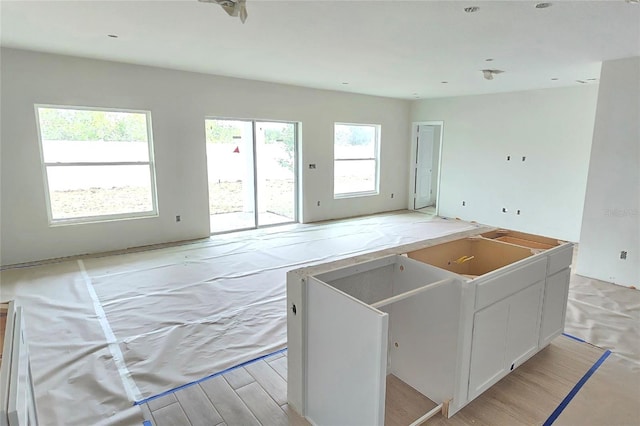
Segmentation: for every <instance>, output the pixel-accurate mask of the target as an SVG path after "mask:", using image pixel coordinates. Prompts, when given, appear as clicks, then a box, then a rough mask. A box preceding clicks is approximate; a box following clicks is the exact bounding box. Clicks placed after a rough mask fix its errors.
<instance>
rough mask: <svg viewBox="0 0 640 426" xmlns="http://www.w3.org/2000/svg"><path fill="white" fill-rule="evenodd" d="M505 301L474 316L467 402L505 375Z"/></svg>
mask: <svg viewBox="0 0 640 426" xmlns="http://www.w3.org/2000/svg"><path fill="white" fill-rule="evenodd" d="M508 320H509V300H508V299H507V300H503V301H501V302H498V303H495V304H493V305H491V306H489V307H487V308H484V309H482V310H481V311H478V312H476V314H475V315H474V319H473V339H472V343H471V366H470V369H469V400H471V399H473V398H475V397H476V396H478V395H480V394H481V393H482V392H484V391H485V389H487V388H489V386H491V385H492V384H494V383H495V382H496V381H497V380H499V379H500V377H501V376H502V375H503V373H504V372H505V371H506V362H505V347H506V343H507V342H506V337H507V323H508Z"/></svg>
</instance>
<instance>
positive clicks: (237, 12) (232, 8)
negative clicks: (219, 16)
mask: <svg viewBox="0 0 640 426" xmlns="http://www.w3.org/2000/svg"><path fill="white" fill-rule="evenodd" d="M198 1H199V2H202V3H215V4H219V5H220V6H222V8H223V9H224V10H225V12H227V13H228V14H229V16H239V17H240V20H241V21H242V23H243V24H244V21H246V20H247V16H248V15H247V0H198Z"/></svg>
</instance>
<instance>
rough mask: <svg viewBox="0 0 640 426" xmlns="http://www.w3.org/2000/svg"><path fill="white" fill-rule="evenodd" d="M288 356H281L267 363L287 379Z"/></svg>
mask: <svg viewBox="0 0 640 426" xmlns="http://www.w3.org/2000/svg"><path fill="white" fill-rule="evenodd" d="M287 362H288V361H287V358H286V357H280V358H276V359H275V360H273V361H267V364H269V365H270V366H271V368H273V369H274V370H276V372H277V373H278V374H279V375H280V376H281V377H282V378H283V379H285V380H287Z"/></svg>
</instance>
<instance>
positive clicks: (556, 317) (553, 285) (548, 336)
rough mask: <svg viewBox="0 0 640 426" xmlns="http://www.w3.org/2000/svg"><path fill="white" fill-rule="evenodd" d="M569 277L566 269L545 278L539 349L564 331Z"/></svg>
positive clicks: (568, 271) (569, 272) (569, 273)
mask: <svg viewBox="0 0 640 426" xmlns="http://www.w3.org/2000/svg"><path fill="white" fill-rule="evenodd" d="M570 275H571V271H570V269H569V268H566V269H564V270H562V271H560V272H558V273H557V274H554V275H552V276H550V277H548V278H547V283H546V285H545V291H544V303H543V304H542V326H541V327H540V329H541V331H540V347H544V346H546V345H548V344H549V343H550V342H551V340H553V339H554V338H556V337H557V336H559V335H560V334H561V333H562V332H563V331H564V319H565V315H566V310H567V296H568V294H569V278H570Z"/></svg>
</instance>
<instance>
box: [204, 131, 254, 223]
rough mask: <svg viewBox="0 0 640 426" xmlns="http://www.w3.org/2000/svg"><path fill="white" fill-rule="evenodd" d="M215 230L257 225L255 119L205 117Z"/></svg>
mask: <svg viewBox="0 0 640 426" xmlns="http://www.w3.org/2000/svg"><path fill="white" fill-rule="evenodd" d="M205 127H206V138H207V171H208V176H209V214H210V215H211V216H210V218H211V233H212V234H215V233H220V232H229V231H235V230H239V229H248V228H255V227H256V214H255V205H256V203H255V187H254V152H253V147H254V143H253V122H251V121H241V120H222V119H207V120H205Z"/></svg>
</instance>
